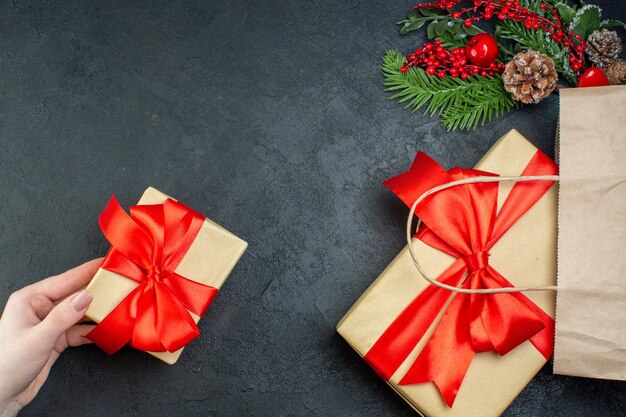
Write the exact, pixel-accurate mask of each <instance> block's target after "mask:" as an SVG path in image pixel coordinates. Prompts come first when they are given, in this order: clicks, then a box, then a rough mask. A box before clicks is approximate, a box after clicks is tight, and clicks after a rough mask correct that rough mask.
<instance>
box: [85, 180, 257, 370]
mask: <svg viewBox="0 0 626 417" xmlns="http://www.w3.org/2000/svg"><path fill="white" fill-rule="evenodd" d="M168 198H169V197H168V196H167V195H165V194H163V193H161V192H160V191H158V190H156V189H154V188H152V187H150V188H148V189H147V190H146V191H145V192H144V194H143V196H142V197H141V199H140V200H139V203H138V205H144V204H161V203H163V202H164V201H165V200H167V199H168ZM247 246H248V244H247V243H246V242H244V241H243V240H241V239H240V238H238V237H237V236H235V235H233V234H232V233H230V232H229V231H228V230H226V229H224V228H223V227H221V226H219V225H218V224H216V223H214V222H212V221H211V220H209V219H206V220H205V221H204V223H203V225H202V227H201V229H200V232H199V233H198V235H197V236H196V238H195V240H194V241H193V243H192V245H191V247H190V248H189V250H188V251H187V253H186V254H185V256H184V257H183V259H182V261H181V262H180V264H179V265H178V267H177V268H176V271H175V272H176V273H177V274H179V275H182V276H183V277H186V278H188V279H190V280H193V281H197V282H200V283H202V284H205V285H210V286H212V287H215V288H217V289H219V288H220V287H221V286H222V284H224V282H225V281H226V278H228V275H229V274H230V272H231V271H232V269H233V268H234V267H235V264H236V263H237V262H238V260H239V258H240V257H241V256H242V255H243V253H244V252H245V250H246V248H247ZM137 285H138V283H137V282H135V281H133V280H131V279H129V278H126V277H124V276H122V275H119V274H117V273H114V272H111V271H106V270H104V269H99V270H98V272H97V273H96V275H95V276H94V278H93V279H92V281H91V282H90V283H89V285H88V287H87V289H88V290H89V292H90V293H91V294H92V295H93V302H92V303H91V305H90V306H89V309H88V310H87V313H86V314H85V315H86V316H87V318H89V319H91V320H93V321H94V322H96V323H99V322H100V321H102V320H103V319H104V317H106V316H107V315H108V314H109V313H110V312H111V311H112V310H113V309H114V308H115V307H116V306H117V305H118V304H119V303H120V302H121V301H122V300H123V299H124V297H126V295H128V294H129V293H130V292H131V291H132V290H133V289H134V288H135V287H137ZM190 314H191V316H192V317H193V319H194V321H195V322H196V323H197V322H198V321H199V320H200V317H198V316H197V315H195V314H194V313H192V312H190ZM183 349H184V348H181V349H179V350H177V351H176V352H148V353H150V354H151V355H153V356H155V357H157V358H159V359H161V360H162V361H164V362H166V363H168V364H170V365H171V364H174V363H175V362H176V361H177V360H178V358H179V357H180V354H181V353H182V351H183Z"/></svg>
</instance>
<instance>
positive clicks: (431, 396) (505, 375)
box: [337, 131, 556, 417]
mask: <svg viewBox="0 0 626 417" xmlns="http://www.w3.org/2000/svg"><path fill="white" fill-rule="evenodd" d="M536 153H537V149H536V148H535V147H534V146H533V145H532V144H531V143H530V142H528V141H527V140H526V139H525V138H524V137H522V136H521V135H520V134H519V133H518V132H516V131H511V132H509V133H508V134H507V135H505V136H504V137H502V138H501V139H500V140H498V142H497V143H496V144H495V145H494V146H493V147H492V148H491V149H490V150H489V152H488V153H487V154H486V155H485V156H484V157H483V158H482V159H481V161H480V162H479V163H478V164H477V165H476V167H475V168H476V169H478V170H481V171H487V172H491V173H496V174H499V175H520V174H521V173H522V172H523V170H524V169H525V167H526V166H527V165H528V163H529V161H531V159H532V158H533V157H534V156H535V154H536ZM512 187H513V185H512V184H511V183H500V185H499V193H498V210H499V209H500V208H501V206H502V204H503V202H504V201H505V200H506V198H507V196H508V194H509V192H510V190H511V188H512ZM413 245H414V248H415V251H416V254H417V256H418V257H419V259H420V263H421V264H422V267H423V268H424V269H425V270H426V271H428V272H429V274H430V275H431V276H438V275H439V274H441V273H442V272H444V271H445V270H446V269H448V268H449V267H450V266H451V265H452V264H453V263H454V262H455V260H456V258H454V257H453V256H450V255H448V254H446V253H444V252H442V251H440V250H438V249H435V248H433V247H431V246H428V245H427V244H425V243H424V242H422V241H421V240H419V239H416V238H414V239H413ZM490 253H491V256H490V257H489V264H490V265H491V266H492V267H494V268H495V269H496V270H497V271H499V272H500V273H501V274H502V275H504V276H505V277H506V278H507V279H508V280H509V281H511V283H513V284H514V285H515V286H527V285H554V283H555V276H556V186H552V187H551V188H550V189H549V190H548V191H547V192H546V193H545V194H543V196H542V197H541V198H540V199H539V201H538V202H537V203H535V204H534V205H533V206H532V207H531V208H530V209H529V210H528V211H527V212H526V213H525V214H524V215H523V216H522V217H521V218H520V219H519V220H518V221H517V222H516V223H514V224H513V226H512V227H511V228H510V229H509V230H508V231H507V232H506V233H505V234H504V235H503V236H502V237H501V238H500V240H499V241H498V242H497V243H496V244H495V246H494V247H493V248H492V249H491V250H490ZM427 287H428V283H427V281H425V280H424V279H423V277H421V276H419V273H418V272H417V270H416V269H415V266H414V265H413V263H412V259H411V257H410V254H409V251H408V249H407V248H404V249H403V250H402V251H401V252H400V254H399V255H398V256H397V257H396V258H395V259H394V260H393V261H392V262H391V264H389V266H388V267H387V268H386V269H385V270H384V271H383V272H382V274H381V275H380V276H379V277H378V278H377V279H376V280H375V281H374V283H373V284H372V285H371V286H370V287H369V288H368V289H367V291H366V292H365V293H364V294H363V295H362V296H361V297H360V298H359V300H358V301H357V302H356V303H355V304H354V305H353V307H352V308H351V309H350V310H349V311H348V313H346V315H345V316H344V318H343V319H342V320H341V321H340V322H339V324H338V325H337V331H338V332H339V333H340V334H341V336H342V337H343V338H344V339H346V341H347V342H348V343H349V344H350V345H351V346H352V347H353V348H354V349H355V350H356V351H357V352H358V354H359V355H360V356H362V357H365V356H366V355H368V352H370V350H371V349H372V347H373V346H374V345H375V344H376V342H377V341H378V340H379V339H380V337H381V335H382V334H383V333H384V332H385V331H386V330H387V329H388V328H389V327H390V325H391V324H392V323H393V322H394V321H395V320H396V318H397V317H398V316H399V315H400V313H402V312H403V311H404V310H405V308H406V307H407V306H408V305H409V304H410V303H411V302H412V301H413V300H414V299H415V298H416V297H418V296H419V295H420V294H421V293H422V292H423V291H424V290H425V289H426V288H427ZM526 295H527V297H528V298H530V299H531V300H532V301H533V302H534V303H535V304H536V305H537V306H538V307H540V308H541V309H542V310H543V311H544V312H545V313H547V314H548V315H549V316H551V317H554V294H553V293H552V292H534V293H527V294H526ZM443 314H444V310H442V311H441V313H440V314H439V316H438V317H437V318H436V319H435V321H434V322H433V324H432V325H431V326H430V328H429V330H428V332H426V334H425V335H424V337H423V338H422V339H421V340H420V341H419V343H418V344H417V346H416V347H415V349H414V350H413V351H412V352H411V353H410V354H409V356H408V357H407V358H406V360H404V362H403V363H402V364H401V365H400V367H399V368H398V369H397V370H396V371H395V373H394V374H393V375H392V376H391V377H390V378H389V380H388V381H387V382H388V384H389V385H390V386H391V387H392V388H393V389H394V390H395V391H396V392H398V394H400V395H401V396H402V397H403V398H404V399H405V400H406V401H407V402H408V403H409V404H410V405H411V406H412V407H413V408H414V409H415V410H417V411H418V412H420V413H423V414H424V415H426V416H429V417H444V416H445V417H450V416H457V417H490V416H498V415H500V414H501V413H502V412H503V411H504V410H505V409H506V408H507V407H508V405H509V404H510V403H511V401H512V400H513V399H514V398H515V397H516V396H517V395H518V394H519V392H520V391H521V390H522V389H523V388H524V387H525V386H526V384H527V383H528V382H529V381H530V380H531V379H532V378H533V376H534V375H535V374H536V373H537V372H538V371H539V370H540V369H541V367H542V366H543V365H544V364H545V363H546V358H545V356H544V355H542V354H541V353H540V352H539V351H538V350H537V349H536V348H535V347H534V346H533V344H532V343H531V342H530V341H526V342H524V343H522V344H521V345H519V346H518V347H516V348H515V349H513V350H512V351H510V352H508V353H507V354H505V355H504V356H500V355H498V354H496V353H493V352H484V353H478V354H476V356H475V357H474V358H473V360H472V361H471V363H470V365H469V368H468V370H467V374H466V375H465V378H464V379H463V382H462V384H461V386H460V389H459V390H458V393H457V394H456V399H455V400H454V403H453V405H452V407H448V405H447V404H446V403H445V402H444V400H443V398H442V395H441V394H440V392H439V391H438V389H437V387H436V386H435V385H434V384H433V383H432V382H428V383H419V384H412V385H400V381H401V380H403V378H404V377H405V376H406V374H407V372H408V371H409V369H410V368H411V365H412V364H413V363H414V362H415V360H416V358H417V357H418V355H419V354H420V352H421V351H422V350H423V349H424V346H425V345H426V343H427V342H428V340H429V338H430V337H431V335H432V333H433V331H434V329H435V327H436V326H437V324H438V322H439V320H441V318H442V316H443ZM447 360H449V361H454V353H451V354H450V355H449V357H448V359H447Z"/></svg>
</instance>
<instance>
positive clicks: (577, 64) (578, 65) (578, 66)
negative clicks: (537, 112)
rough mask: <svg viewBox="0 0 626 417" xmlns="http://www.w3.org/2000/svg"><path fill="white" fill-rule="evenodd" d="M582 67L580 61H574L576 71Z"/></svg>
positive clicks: (573, 67)
mask: <svg viewBox="0 0 626 417" xmlns="http://www.w3.org/2000/svg"><path fill="white" fill-rule="evenodd" d="M580 67H581V65H580V63H578V62H574V63H572V69H573V70H574V71H579V70H580Z"/></svg>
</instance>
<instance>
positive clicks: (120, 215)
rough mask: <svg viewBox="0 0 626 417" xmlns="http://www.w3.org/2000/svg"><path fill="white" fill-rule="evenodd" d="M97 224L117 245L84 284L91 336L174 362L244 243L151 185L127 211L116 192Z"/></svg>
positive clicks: (112, 347) (107, 346)
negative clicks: (88, 298) (89, 300)
mask: <svg viewBox="0 0 626 417" xmlns="http://www.w3.org/2000/svg"><path fill="white" fill-rule="evenodd" d="M99 223H100V227H101V228H102V230H103V232H104V234H105V236H106V238H107V239H108V240H109V242H110V243H111V244H112V247H111V249H110V250H109V252H108V253H107V256H106V257H105V259H104V262H103V264H102V266H101V268H100V269H99V270H98V272H97V273H96V275H95V276H94V278H93V279H92V281H91V282H90V284H89V286H88V287H87V289H88V290H89V292H90V293H91V294H92V296H93V302H92V303H91V305H90V306H89V309H88V310H87V313H86V316H87V318H89V319H91V320H93V321H94V322H96V323H98V325H97V326H96V328H95V329H94V330H93V331H92V332H90V333H89V334H88V335H87V337H88V338H90V339H92V340H93V341H94V342H95V343H96V344H98V345H99V346H100V347H102V348H103V349H104V350H105V351H107V352H108V353H113V352H115V351H116V350H118V349H120V348H121V347H122V346H124V345H125V344H127V343H128V344H130V345H131V346H133V347H136V348H138V349H141V350H145V351H147V352H148V353H150V354H152V355H154V356H156V357H157V358H159V359H161V360H163V361H164V362H166V363H168V364H173V363H175V362H176V361H177V360H178V358H179V357H180V354H181V352H182V350H183V347H184V346H185V345H186V344H188V343H189V342H190V341H191V340H193V339H194V338H195V337H197V336H198V335H199V330H198V327H197V325H196V324H197V322H198V321H199V320H200V317H201V316H202V314H203V313H204V312H205V311H206V310H207V309H208V307H209V305H210V304H211V302H212V301H213V299H214V297H215V296H216V294H217V292H218V290H219V289H220V287H221V286H222V284H224V281H226V278H228V275H229V274H230V272H231V271H232V269H233V268H234V266H235V264H236V263H237V261H238V260H239V258H240V257H241V256H242V255H243V253H244V251H245V250H246V248H247V243H246V242H244V241H243V240H241V239H240V238H238V237H237V236H235V235H233V234H232V233H230V232H229V231H228V230H226V229H224V228H222V227H221V226H219V225H218V224H216V223H214V222H212V221H211V220H209V219H207V218H205V217H204V216H202V215H200V214H199V213H197V212H195V211H193V210H191V209H190V208H188V207H186V206H184V205H183V204H181V203H179V202H177V201H175V200H173V199H172V198H170V197H168V196H167V195H165V194H163V193H161V192H159V191H157V190H156V189H154V188H152V187H150V188H148V189H147V190H146V191H145V192H144V194H143V196H142V197H141V199H140V200H139V203H138V205H136V206H133V207H131V209H130V216H129V215H128V214H126V212H125V211H124V210H123V209H122V208H121V207H120V206H119V204H118V203H117V200H115V198H112V199H111V201H110V202H109V204H108V205H107V207H106V208H105V210H104V211H103V213H102V215H101V216H100V218H99Z"/></svg>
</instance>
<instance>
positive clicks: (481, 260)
mask: <svg viewBox="0 0 626 417" xmlns="http://www.w3.org/2000/svg"><path fill="white" fill-rule="evenodd" d="M490 255H491V254H490V253H489V252H487V251H480V252H474V253H470V254H469V255H467V256H465V265H467V269H469V270H470V272H476V271H479V270H481V269H485V268H486V267H487V265H489V256H490Z"/></svg>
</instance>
